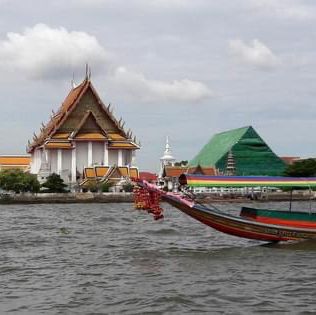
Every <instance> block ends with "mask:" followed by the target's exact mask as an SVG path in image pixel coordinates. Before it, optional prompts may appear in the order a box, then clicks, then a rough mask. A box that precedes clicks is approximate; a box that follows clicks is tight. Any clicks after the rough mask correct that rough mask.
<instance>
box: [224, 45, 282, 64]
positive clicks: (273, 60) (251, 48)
mask: <svg viewBox="0 0 316 315" xmlns="http://www.w3.org/2000/svg"><path fill="white" fill-rule="evenodd" d="M229 50H230V53H231V54H232V55H233V56H234V57H235V58H236V59H238V60H239V61H241V62H244V63H247V64H249V65H252V66H254V67H257V68H261V69H273V68H275V67H277V66H278V65H279V64H280V59H279V58H278V57H276V56H275V55H274V54H273V52H272V51H271V49H270V48H268V47H267V46H266V45H265V44H263V43H262V42H260V41H259V40H258V39H254V40H252V41H251V42H250V44H249V45H248V44H246V43H244V42H243V41H242V40H240V39H235V40H230V41H229Z"/></svg>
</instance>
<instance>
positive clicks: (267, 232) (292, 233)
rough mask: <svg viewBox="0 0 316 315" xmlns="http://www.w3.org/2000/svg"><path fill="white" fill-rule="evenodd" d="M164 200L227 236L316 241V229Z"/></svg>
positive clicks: (169, 197) (274, 240) (264, 239)
mask: <svg viewBox="0 0 316 315" xmlns="http://www.w3.org/2000/svg"><path fill="white" fill-rule="evenodd" d="M163 200H165V201H166V202H168V203H169V204H171V205H172V206H174V207H175V208H177V209H179V210H181V211H182V212H184V213H185V214H187V215H189V216H191V217H192V218H194V219H196V220H198V221H200V222H202V223H204V224H206V225H208V226H210V227H212V228H214V229H216V230H218V231H221V232H223V233H226V234H230V235H234V236H238V237H243V238H248V239H255V240H260V241H268V242H278V241H289V240H300V239H316V229H314V230H313V229H305V228H297V227H287V226H280V225H274V224H265V223H261V222H256V221H252V220H248V219H246V218H242V217H237V216H233V215H229V214H226V213H222V212H221V211H217V210H213V209H208V208H206V207H205V206H202V205H197V204H194V205H192V206H190V205H189V204H186V203H183V202H182V201H181V199H180V198H178V197H176V196H175V197H174V196H172V195H163Z"/></svg>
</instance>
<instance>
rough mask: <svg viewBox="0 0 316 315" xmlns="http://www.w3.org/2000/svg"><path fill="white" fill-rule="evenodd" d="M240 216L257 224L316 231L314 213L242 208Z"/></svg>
mask: <svg viewBox="0 0 316 315" xmlns="http://www.w3.org/2000/svg"><path fill="white" fill-rule="evenodd" d="M240 216H241V217H244V218H247V219H249V220H254V221H257V222H262V223H268V224H278V225H285V226H296V227H305V228H315V229H316V213H311V212H302V211H284V210H266V209H256V208H250V207H242V208H241V211H240Z"/></svg>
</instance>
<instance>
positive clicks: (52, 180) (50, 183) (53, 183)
mask: <svg viewBox="0 0 316 315" xmlns="http://www.w3.org/2000/svg"><path fill="white" fill-rule="evenodd" d="M42 187H45V188H47V189H45V190H44V192H48V193H65V192H67V190H66V187H67V185H66V184H65V183H64V180H63V179H62V178H61V177H60V176H59V175H58V174H56V173H52V174H51V175H49V176H48V177H47V178H46V182H45V183H43V184H42Z"/></svg>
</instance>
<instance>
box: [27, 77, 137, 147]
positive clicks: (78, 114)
mask: <svg viewBox="0 0 316 315" xmlns="http://www.w3.org/2000/svg"><path fill="white" fill-rule="evenodd" d="M107 134H108V136H107ZM113 135H116V136H115V139H112V137H113ZM62 139H63V140H74V139H76V140H79V139H80V140H93V141H101V140H110V141H112V140H113V141H114V142H115V141H116V140H119V141H120V142H124V143H126V144H132V147H133V148H139V146H138V145H137V144H136V143H135V142H136V140H135V138H134V140H132V134H131V132H126V131H125V130H124V123H123V122H122V120H121V119H120V120H117V119H116V118H115V117H114V116H113V114H112V110H111V108H110V105H108V106H107V107H106V106H105V105H104V104H103V102H102V101H101V99H100V97H99V95H98V93H97V92H96V90H95V88H94V87H93V85H92V83H91V81H90V79H89V77H86V78H85V80H84V81H83V82H82V83H81V84H79V85H78V86H77V87H75V88H72V89H71V91H70V92H69V94H68V95H67V97H66V98H65V100H64V101H63V103H62V104H61V106H60V108H59V109H58V111H57V112H56V113H54V112H53V115H52V116H51V118H50V120H49V121H48V123H47V124H45V125H44V124H42V128H41V130H40V133H39V134H38V135H35V134H34V137H33V141H32V142H29V144H28V152H32V151H33V150H34V148H36V147H38V146H42V145H44V144H45V143H47V142H48V141H49V142H51V141H60V140H62Z"/></svg>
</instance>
